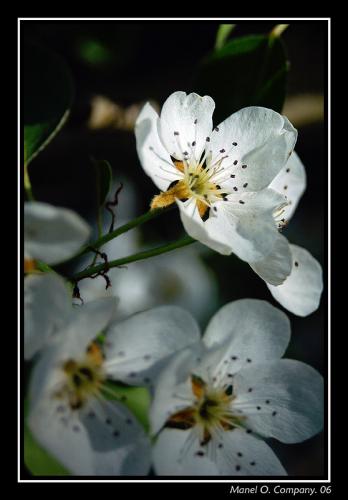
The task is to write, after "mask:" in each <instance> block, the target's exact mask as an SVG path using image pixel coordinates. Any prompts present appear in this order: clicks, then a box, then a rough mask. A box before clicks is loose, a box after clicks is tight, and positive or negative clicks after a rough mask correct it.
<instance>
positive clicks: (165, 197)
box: [151, 161, 226, 218]
mask: <svg viewBox="0 0 348 500" xmlns="http://www.w3.org/2000/svg"><path fill="white" fill-rule="evenodd" d="M174 164H175V167H176V168H177V170H179V171H180V172H181V173H183V174H184V177H183V179H182V180H180V181H177V182H176V183H175V184H174V185H171V186H170V187H169V188H168V189H167V191H164V192H162V193H160V194H159V195H157V196H155V197H154V198H153V199H152V202H151V209H152V210H153V209H156V208H164V207H167V206H169V205H172V204H173V203H174V202H175V200H176V199H178V200H187V199H189V198H194V199H195V201H196V204H197V208H198V211H199V215H200V216H201V217H202V218H203V217H204V215H205V214H206V212H207V210H208V209H209V207H210V205H211V203H212V202H214V201H217V200H219V199H223V198H224V196H225V195H226V193H222V192H221V188H220V186H219V185H217V184H215V183H214V182H212V176H213V175H214V174H215V170H210V169H208V168H204V167H203V164H199V165H197V164H193V165H191V164H190V165H187V164H184V162H181V161H175V162H174Z"/></svg>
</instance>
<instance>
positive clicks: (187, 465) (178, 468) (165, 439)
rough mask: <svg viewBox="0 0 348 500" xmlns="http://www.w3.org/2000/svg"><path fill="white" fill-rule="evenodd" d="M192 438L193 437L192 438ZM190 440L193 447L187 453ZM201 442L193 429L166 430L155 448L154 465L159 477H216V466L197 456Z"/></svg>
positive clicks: (161, 434) (203, 457) (204, 457)
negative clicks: (196, 437)
mask: <svg viewBox="0 0 348 500" xmlns="http://www.w3.org/2000/svg"><path fill="white" fill-rule="evenodd" d="M191 436H192V437H191ZM188 440H190V441H191V440H192V445H191V447H189V449H188V451H187V452H186V453H185V452H183V450H184V451H185V447H187V443H188ZM198 449H199V441H198V439H195V437H194V435H192V431H191V429H189V430H187V431H184V430H177V429H164V430H163V431H162V432H161V433H160V435H159V437H158V439H157V441H156V443H155V445H154V448H153V463H154V466H155V471H156V474H157V475H158V476H215V475H217V474H218V470H217V468H216V465H215V464H214V463H213V462H212V461H211V460H209V459H208V458H207V457H206V456H199V455H196V453H197V451H198Z"/></svg>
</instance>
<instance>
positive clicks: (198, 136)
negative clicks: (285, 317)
mask: <svg viewBox="0 0 348 500" xmlns="http://www.w3.org/2000/svg"><path fill="white" fill-rule="evenodd" d="M214 107H215V104H214V101H213V100H212V99H211V98H210V97H209V96H204V97H200V96H198V95H197V94H189V95H186V93H185V92H175V93H174V94H172V95H171V96H170V97H169V98H168V99H167V101H166V102H165V103H164V105H163V108H162V111H161V115H160V117H159V116H158V115H157V113H156V112H155V111H154V109H153V108H152V107H151V106H150V104H146V105H145V107H144V108H143V110H142V112H141V113H140V115H139V117H138V120H137V124H136V129H135V133H136V139H137V150H138V155H139V158H140V161H141V163H142V166H143V168H144V170H145V172H146V173H147V174H148V175H149V176H150V177H151V178H152V180H153V181H154V183H155V184H156V186H157V187H158V188H159V189H160V190H161V191H162V192H161V194H159V195H158V196H155V197H154V199H153V200H152V204H151V206H152V208H158V207H165V206H167V205H170V204H172V203H174V202H176V203H177V205H178V206H179V209H180V216H181V220H182V222H183V225H184V227H185V230H186V231H187V233H188V234H189V235H191V236H192V237H193V238H195V239H197V240H199V241H200V242H202V243H203V244H205V245H207V246H208V247H210V248H212V249H213V250H216V251H217V252H220V253H222V254H226V255H229V254H231V253H232V252H233V253H235V254H236V255H237V256H238V257H239V258H241V259H242V260H244V261H246V262H248V263H249V264H250V265H251V266H252V268H253V269H254V270H255V271H256V272H257V273H258V274H259V275H260V276H261V277H262V278H263V279H264V280H265V281H266V282H267V283H269V284H270V285H273V286H278V285H281V284H282V283H284V281H285V280H286V278H287V276H289V275H290V273H291V270H292V262H293V257H292V252H291V249H290V246H289V244H288V241H287V240H286V238H285V237H284V236H282V235H280V234H279V231H278V230H279V229H281V228H283V227H284V226H285V225H286V224H287V222H288V220H289V218H290V217H291V216H292V214H293V212H294V210H295V207H296V205H297V203H298V201H299V199H300V197H301V195H302V193H303V191H304V189H305V181H306V177H305V171H304V167H303V165H302V163H301V162H300V160H299V158H298V157H297V155H296V154H295V153H293V149H294V146H295V143H296V139H297V131H296V130H295V129H294V127H293V126H292V125H291V123H290V122H289V120H288V119H287V118H286V117H284V116H281V115H280V114H278V113H276V112H275V111H272V110H270V109H266V108H261V107H248V108H244V109H241V110H240V111H238V112H237V113H234V114H232V115H231V116H230V117H229V118H227V119H226V120H225V121H223V122H222V123H221V124H220V125H218V126H217V127H215V128H214V130H213V125H212V114H213V110H214ZM307 264H309V261H308V260H307V261H305V262H304V263H303V265H307ZM311 264H313V262H312V263H311ZM302 267H303V266H302V265H301V266H300V268H299V270H298V271H300V273H301V274H302V270H301V269H302ZM317 270H318V264H317V263H316V264H315V265H311V274H313V271H317ZM296 274H299V273H296ZM307 274H308V273H307ZM319 274H320V273H319ZM320 278H321V276H320V275H319V276H318V275H316V277H315V279H314V280H313V281H312V282H311V283H310V284H309V288H308V289H307V290H308V292H309V291H310V290H312V288H313V295H312V296H311V297H310V301H309V302H310V304H308V306H307V308H303V309H302V310H300V312H297V307H296V306H295V305H293V304H292V299H291V296H289V293H290V291H291V290H290V288H289V287H287V288H283V289H282V291H281V292H280V293H278V294H276V295H275V296H276V298H277V300H280V297H282V296H284V295H286V296H287V298H286V300H284V301H282V300H280V301H281V303H282V304H283V305H284V304H290V310H291V311H293V312H295V313H296V314H300V315H306V314H309V313H310V312H313V311H314V310H315V309H316V308H317V307H318V303H319V301H318V300H317V299H318V297H319V298H320V294H321V288H320V286H319V289H318V288H317V285H318V283H319V285H320V283H321V279H320ZM301 279H303V278H301ZM321 287H322V284H321ZM271 291H272V293H273V288H271ZM308 295H310V294H308Z"/></svg>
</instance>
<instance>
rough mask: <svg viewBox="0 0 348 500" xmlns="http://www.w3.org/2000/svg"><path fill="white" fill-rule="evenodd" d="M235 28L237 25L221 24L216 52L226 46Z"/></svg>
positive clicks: (217, 35)
mask: <svg viewBox="0 0 348 500" xmlns="http://www.w3.org/2000/svg"><path fill="white" fill-rule="evenodd" d="M235 27H236V25H235V24H220V26H219V28H218V30H217V33H216V40H215V50H220V49H221V48H222V47H223V46H224V45H225V43H226V40H227V38H228V35H229V34H230V33H231V32H232V31H233V30H234V28H235Z"/></svg>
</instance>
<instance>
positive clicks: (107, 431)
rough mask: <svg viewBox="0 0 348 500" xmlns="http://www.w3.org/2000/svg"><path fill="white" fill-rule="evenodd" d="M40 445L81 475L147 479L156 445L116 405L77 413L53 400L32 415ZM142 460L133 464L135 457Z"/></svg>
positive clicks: (103, 404)
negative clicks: (153, 445) (152, 449)
mask: <svg viewBox="0 0 348 500" xmlns="http://www.w3.org/2000/svg"><path fill="white" fill-rule="evenodd" d="M29 426H30V429H31V431H32V432H33V434H34V436H35V437H36V438H37V440H38V441H39V443H40V444H41V445H42V446H43V447H44V448H45V449H47V450H48V451H49V452H50V453H52V455H54V456H55V457H56V458H57V459H58V460H59V461H60V462H61V463H62V464H63V465H64V466H65V467H67V468H68V469H69V470H70V471H71V472H72V473H73V474H75V475H79V476H81V475H129V474H131V475H133V474H135V475H146V474H147V473H148V471H149V468H150V443H149V440H148V438H146V436H145V433H144V431H143V430H142V428H141V427H140V425H139V424H138V423H137V421H136V420H135V419H134V417H133V416H132V415H131V414H130V412H129V411H128V410H127V409H126V408H125V407H122V406H121V405H119V404H118V403H116V402H107V401H104V402H101V403H96V402H95V403H94V404H90V405H89V407H88V408H86V411H83V412H80V411H76V410H74V411H71V410H70V409H69V408H68V407H67V405H64V403H63V402H60V401H59V400H58V401H54V399H52V398H51V397H49V396H48V395H47V396H46V397H44V398H42V399H41V400H40V401H39V402H38V404H37V405H36V406H35V407H34V408H33V409H32V410H31V412H30V416H29ZM135 452H136V454H137V460H129V458H130V455H132V457H133V458H134V454H135Z"/></svg>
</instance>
